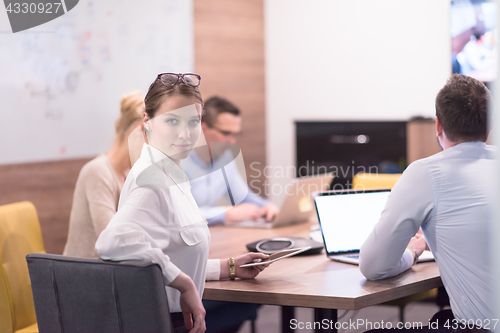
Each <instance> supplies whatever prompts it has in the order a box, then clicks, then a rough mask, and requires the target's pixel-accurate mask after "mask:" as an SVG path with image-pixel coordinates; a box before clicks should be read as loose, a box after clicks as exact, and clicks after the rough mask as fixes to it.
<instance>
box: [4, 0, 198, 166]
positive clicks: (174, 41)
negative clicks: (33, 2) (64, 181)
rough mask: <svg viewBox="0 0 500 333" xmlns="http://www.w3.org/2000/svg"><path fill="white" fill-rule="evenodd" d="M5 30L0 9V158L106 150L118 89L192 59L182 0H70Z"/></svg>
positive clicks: (186, 67)
mask: <svg viewBox="0 0 500 333" xmlns="http://www.w3.org/2000/svg"><path fill="white" fill-rule="evenodd" d="M11 31H12V30H10V24H9V20H8V17H7V13H6V12H5V11H3V10H0V73H1V75H0V103H1V105H2V109H1V110H0V113H2V115H3V116H4V117H3V119H6V120H8V121H2V122H0V152H1V154H0V164H10V163H25V162H35V161H47V160H64V159H72V158H81V157H90V156H95V155H98V154H100V153H104V152H106V151H107V150H109V149H110V148H111V145H112V143H113V140H114V134H115V133H114V122H115V119H116V118H117V117H118V116H119V114H120V97H121V96H122V95H123V94H124V93H127V92H129V91H131V90H137V89H138V90H141V91H142V93H143V94H145V93H146V92H147V90H148V87H149V85H150V84H151V82H153V80H154V79H155V77H156V75H157V74H158V73H161V72H190V71H192V70H193V67H194V44H193V43H194V42H193V41H194V32H193V3H192V0H183V1H178V0H164V1H155V0H147V1H135V0H107V1H92V0H80V2H79V3H78V4H77V5H76V7H75V8H74V9H72V10H71V11H69V12H68V13H66V14H65V15H63V16H61V17H58V18H56V19H54V20H53V21H50V22H47V23H45V24H43V25H40V26H37V27H34V28H32V29H29V30H28V31H22V32H19V33H15V34H13V33H12V32H11Z"/></svg>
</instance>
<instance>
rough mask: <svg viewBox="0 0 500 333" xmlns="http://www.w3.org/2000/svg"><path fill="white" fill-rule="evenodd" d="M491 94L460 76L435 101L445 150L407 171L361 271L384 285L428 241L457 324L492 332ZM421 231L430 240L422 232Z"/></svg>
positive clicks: (363, 255)
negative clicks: (490, 323)
mask: <svg viewBox="0 0 500 333" xmlns="http://www.w3.org/2000/svg"><path fill="white" fill-rule="evenodd" d="M489 96H490V94H489V91H488V89H487V88H486V87H485V86H484V84H483V83H481V82H479V81H477V80H475V79H473V78H471V77H467V76H463V75H460V74H456V75H453V76H452V77H451V78H450V79H449V80H448V82H447V84H446V85H445V86H444V87H443V88H442V89H441V91H440V92H439V93H438V95H437V97H436V135H437V137H438V141H439V143H440V145H441V147H442V148H443V151H442V152H440V153H438V154H435V155H433V156H430V157H427V158H424V159H421V160H418V161H415V162H414V163H412V164H411V165H410V166H409V167H408V168H407V169H406V170H405V172H404V173H403V175H402V176H401V178H400V179H399V181H398V182H397V183H396V185H395V186H394V188H393V190H392V191H391V194H390V196H389V199H388V201H387V204H386V207H385V209H384V211H383V212H382V216H381V217H380V220H379V222H378V223H377V225H376V226H375V228H374V230H373V232H372V233H371V234H370V236H369V237H368V238H367V240H366V241H365V243H364V244H363V246H362V247H361V252H360V270H361V272H362V273H363V274H364V275H365V276H366V277H367V278H368V279H372V280H376V279H384V278H388V277H391V276H395V275H397V274H400V273H402V272H404V271H406V270H407V269H409V268H411V267H412V265H413V264H415V262H416V260H417V259H418V256H419V255H420V254H422V252H423V251H424V249H425V248H426V246H427V245H426V243H427V244H428V247H429V248H430V250H431V251H432V254H433V255H434V258H435V259H436V262H437V264H438V267H439V272H440V274H441V279H442V281H443V285H444V287H445V289H446V291H447V293H448V295H449V297H450V305H451V310H452V317H451V319H448V320H449V322H448V323H449V324H450V326H453V323H454V322H456V321H460V320H463V321H466V322H468V321H469V320H471V321H473V322H474V323H475V324H477V325H479V324H483V326H485V325H486V323H487V322H488V321H489V322H491V320H492V319H493V318H492V309H491V298H490V296H491V295H492V293H493V283H494V280H493V276H492V271H491V262H492V260H493V258H492V256H491V251H490V245H491V243H492V239H491V225H492V222H493V220H492V216H491V211H492V207H493V206H494V205H495V204H496V203H494V202H493V200H494V195H493V194H494V187H495V184H496V183H495V182H494V181H493V179H492V177H494V175H495V173H496V171H495V167H496V162H495V159H496V149H495V147H491V146H488V145H487V144H486V143H485V141H486V139H487V137H488V130H487V119H488V117H487V107H488V102H489ZM419 228H422V232H423V236H422V234H420V233H418V234H416V233H417V231H418V230H419ZM439 315H440V316H442V313H441V314H439ZM435 318H437V317H436V316H435ZM448 318H449V317H448ZM445 323H446V321H445V320H441V322H439V325H443V324H445ZM492 327H493V325H489V327H488V328H492ZM450 331H451V330H450ZM412 332H413V331H412Z"/></svg>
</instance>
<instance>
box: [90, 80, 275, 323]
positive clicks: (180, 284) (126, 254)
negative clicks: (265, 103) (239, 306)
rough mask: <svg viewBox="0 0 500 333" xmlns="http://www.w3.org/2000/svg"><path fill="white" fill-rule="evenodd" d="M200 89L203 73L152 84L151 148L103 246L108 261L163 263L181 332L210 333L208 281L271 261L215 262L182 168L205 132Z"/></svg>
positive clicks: (147, 120) (254, 270)
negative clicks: (206, 307) (210, 257)
mask: <svg viewBox="0 0 500 333" xmlns="http://www.w3.org/2000/svg"><path fill="white" fill-rule="evenodd" d="M199 84H200V76H199V75H196V74H174V73H164V74H159V75H158V76H157V78H156V79H155V81H154V82H153V83H152V84H151V86H150V87H149V91H148V93H147V95H146V98H145V104H146V111H145V113H144V116H143V126H144V130H145V136H146V140H145V141H146V143H145V144H144V145H143V148H142V152H141V156H140V157H139V159H138V160H137V162H136V163H135V164H134V166H133V167H132V169H131V171H130V172H129V175H128V177H127V180H126V181H125V185H124V187H123V191H122V193H121V196H120V202H119V205H118V212H117V213H116V215H115V216H114V217H113V218H112V219H111V222H110V223H109V224H108V227H107V228H106V229H105V230H104V231H103V232H102V233H101V235H100V237H99V239H98V240H97V243H96V250H97V253H98V254H99V255H100V256H101V257H102V258H103V259H112V260H125V259H150V260H152V261H154V262H156V263H158V264H159V265H160V267H161V269H162V272H163V275H164V278H165V281H166V284H167V288H166V289H167V297H168V301H169V306H170V312H171V314H172V321H173V324H174V331H175V332H187V330H190V332H204V331H205V320H204V319H205V310H204V308H203V305H202V302H201V295H202V294H203V289H204V287H205V280H218V279H223V278H231V279H234V278H235V277H241V278H253V277H255V276H257V274H259V272H260V271H261V270H262V269H264V267H265V266H256V267H248V268H240V267H239V266H240V265H242V264H245V263H248V262H252V261H256V260H262V259H265V258H267V256H266V255H264V254H259V253H248V254H245V255H242V256H239V257H236V258H234V259H232V258H231V259H229V260H208V251H209V248H210V232H209V230H208V226H207V223H206V221H205V219H204V218H203V217H202V215H201V213H200V211H199V209H198V206H197V205H196V202H195V200H194V198H193V196H192V194H191V190H190V186H189V181H188V179H187V177H186V175H185V174H184V172H183V170H182V168H181V166H180V161H181V160H182V159H184V158H186V157H187V156H188V155H189V153H190V151H191V150H192V149H193V148H194V147H195V145H196V143H197V141H198V139H199V138H200V135H201V125H200V123H201V116H202V109H203V100H202V98H201V94H200V92H199V90H198V86H199ZM193 320H194V323H193Z"/></svg>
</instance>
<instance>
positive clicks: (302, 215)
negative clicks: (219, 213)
mask: <svg viewBox="0 0 500 333" xmlns="http://www.w3.org/2000/svg"><path fill="white" fill-rule="evenodd" d="M332 179H333V175H332V174H324V175H318V176H311V177H302V178H296V179H294V180H292V182H291V183H289V184H288V185H287V186H285V187H284V192H285V193H286V195H287V196H286V198H285V201H284V202H283V205H281V208H280V212H279V213H278V214H277V215H276V216H275V217H274V219H273V220H272V221H270V222H268V221H266V219H265V217H262V218H259V219H257V220H256V221H254V220H246V221H241V222H232V223H227V224H225V226H227V227H242V228H264V229H270V228H277V227H283V226H287V225H291V224H297V223H302V222H307V221H308V219H309V217H310V216H311V215H312V214H314V204H313V202H312V198H311V196H312V193H314V192H318V191H325V190H327V189H328V188H329V186H330V183H331V182H332Z"/></svg>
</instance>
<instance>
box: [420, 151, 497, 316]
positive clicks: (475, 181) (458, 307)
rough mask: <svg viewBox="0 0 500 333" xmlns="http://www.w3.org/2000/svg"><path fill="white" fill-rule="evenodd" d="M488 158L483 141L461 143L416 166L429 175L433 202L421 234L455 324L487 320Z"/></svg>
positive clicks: (490, 156)
mask: <svg viewBox="0 0 500 333" xmlns="http://www.w3.org/2000/svg"><path fill="white" fill-rule="evenodd" d="M494 155H495V149H494V148H493V147H491V146H487V145H486V144H485V143H483V142H466V143H461V144H458V145H456V146H454V147H452V148H450V149H447V150H445V151H443V152H441V153H439V154H436V155H434V156H431V157H429V158H426V159H423V160H420V161H419V162H417V163H421V164H422V166H423V167H424V168H425V169H426V171H427V173H428V174H429V180H430V181H431V186H432V188H433V197H434V198H433V199H434V203H433V205H434V208H433V210H432V212H431V214H430V216H429V217H428V219H427V220H426V221H424V223H423V224H422V231H423V233H424V235H425V238H426V240H427V243H428V245H429V248H430V249H431V250H432V252H433V254H434V257H435V258H436V261H437V263H438V266H439V270H440V273H441V278H442V280H443V284H444V285H445V287H446V289H447V291H448V294H449V296H450V303H451V306H452V310H453V312H454V314H455V316H456V317H457V318H461V319H462V318H463V319H469V318H482V319H485V318H491V316H490V314H489V313H488V305H489V304H488V303H489V302H488V301H489V300H488V297H489V296H490V295H491V293H492V283H491V282H492V279H491V251H490V246H489V245H490V241H491V240H490V238H491V237H490V235H491V233H490V230H491V228H490V223H491V215H490V214H491V208H492V204H493V190H494V182H493V181H492V176H493V175H494V166H495V160H494ZM421 181H426V180H424V179H422V180H421Z"/></svg>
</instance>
